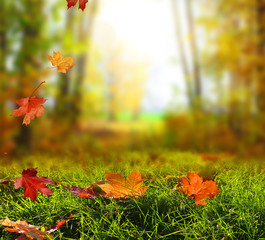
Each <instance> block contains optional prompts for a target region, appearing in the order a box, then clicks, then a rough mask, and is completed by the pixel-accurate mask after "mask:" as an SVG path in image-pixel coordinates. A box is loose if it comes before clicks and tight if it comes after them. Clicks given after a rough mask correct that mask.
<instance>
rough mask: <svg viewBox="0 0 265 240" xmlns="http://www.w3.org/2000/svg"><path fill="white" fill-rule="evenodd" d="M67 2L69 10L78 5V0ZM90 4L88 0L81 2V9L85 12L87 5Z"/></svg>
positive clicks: (81, 0) (80, 0) (68, 0)
mask: <svg viewBox="0 0 265 240" xmlns="http://www.w3.org/2000/svg"><path fill="white" fill-rule="evenodd" d="M66 1H67V3H68V4H67V7H68V9H69V8H70V7H73V6H75V5H76V3H77V1H78V0H66ZM87 2H88V0H79V8H80V9H82V11H84V9H85V8H86V3H87Z"/></svg>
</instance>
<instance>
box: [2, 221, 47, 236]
mask: <svg viewBox="0 0 265 240" xmlns="http://www.w3.org/2000/svg"><path fill="white" fill-rule="evenodd" d="M0 222H1V223H2V225H3V226H5V227H6V228H5V230H6V231H9V232H14V233H20V234H21V235H20V236H19V237H18V238H16V239H17V240H30V239H37V240H44V239H51V236H50V235H49V234H48V233H47V232H45V230H44V228H41V227H39V226H34V225H30V224H28V222H27V221H20V220H17V221H16V222H13V221H11V220H9V219H8V217H6V219H3V220H0ZM39 229H41V230H39ZM42 230H44V231H42Z"/></svg>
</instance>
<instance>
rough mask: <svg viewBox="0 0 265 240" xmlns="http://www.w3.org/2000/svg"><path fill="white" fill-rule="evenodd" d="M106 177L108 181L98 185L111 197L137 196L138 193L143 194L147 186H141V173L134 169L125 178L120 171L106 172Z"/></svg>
mask: <svg viewBox="0 0 265 240" xmlns="http://www.w3.org/2000/svg"><path fill="white" fill-rule="evenodd" d="M106 178H107V181H108V182H110V184H109V183H105V184H102V185H98V186H99V187H100V188H101V189H102V190H103V191H104V192H106V195H108V196H112V197H113V198H116V199H117V198H121V199H126V198H128V197H134V198H138V197H139V196H140V195H144V194H145V191H146V189H147V188H148V186H145V187H143V186H141V185H142V182H143V179H142V178H141V174H140V173H139V172H138V171H137V170H135V171H134V172H132V173H131V174H130V175H129V176H128V177H127V179H125V178H124V177H123V176H122V175H121V174H120V173H118V174H117V173H114V172H106Z"/></svg>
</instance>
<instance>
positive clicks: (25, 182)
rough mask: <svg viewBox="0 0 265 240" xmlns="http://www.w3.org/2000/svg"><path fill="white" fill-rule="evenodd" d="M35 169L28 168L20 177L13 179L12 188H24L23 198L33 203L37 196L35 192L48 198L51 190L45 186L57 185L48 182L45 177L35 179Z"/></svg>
mask: <svg viewBox="0 0 265 240" xmlns="http://www.w3.org/2000/svg"><path fill="white" fill-rule="evenodd" d="M37 172H38V171H37V168H28V169H27V170H23V172H22V177H18V178H16V179H15V184H14V187H15V189H18V188H19V187H24V188H25V189H24V197H23V198H25V197H29V198H30V199H32V200H33V201H34V202H35V201H36V197H37V196H38V193H37V190H38V191H39V192H40V193H42V194H45V195H46V196H49V195H51V194H52V193H53V191H52V190H51V189H49V188H48V187H47V186H46V185H45V184H54V185H56V184H57V183H56V182H54V181H52V180H50V179H49V178H47V177H37V176H36V175H37Z"/></svg>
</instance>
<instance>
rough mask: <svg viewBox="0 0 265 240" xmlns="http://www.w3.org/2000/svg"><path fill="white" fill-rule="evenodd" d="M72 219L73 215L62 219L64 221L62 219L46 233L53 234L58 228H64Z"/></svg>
mask: <svg viewBox="0 0 265 240" xmlns="http://www.w3.org/2000/svg"><path fill="white" fill-rule="evenodd" d="M72 217H73V214H72V213H71V214H70V216H69V217H68V218H62V219H60V220H59V221H58V222H57V223H56V224H55V225H53V226H52V227H50V228H48V229H47V230H46V233H51V232H54V231H56V230H57V229H58V228H60V227H61V226H63V225H64V224H65V223H66V222H67V221H68V220H70V219H71V218H72Z"/></svg>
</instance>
